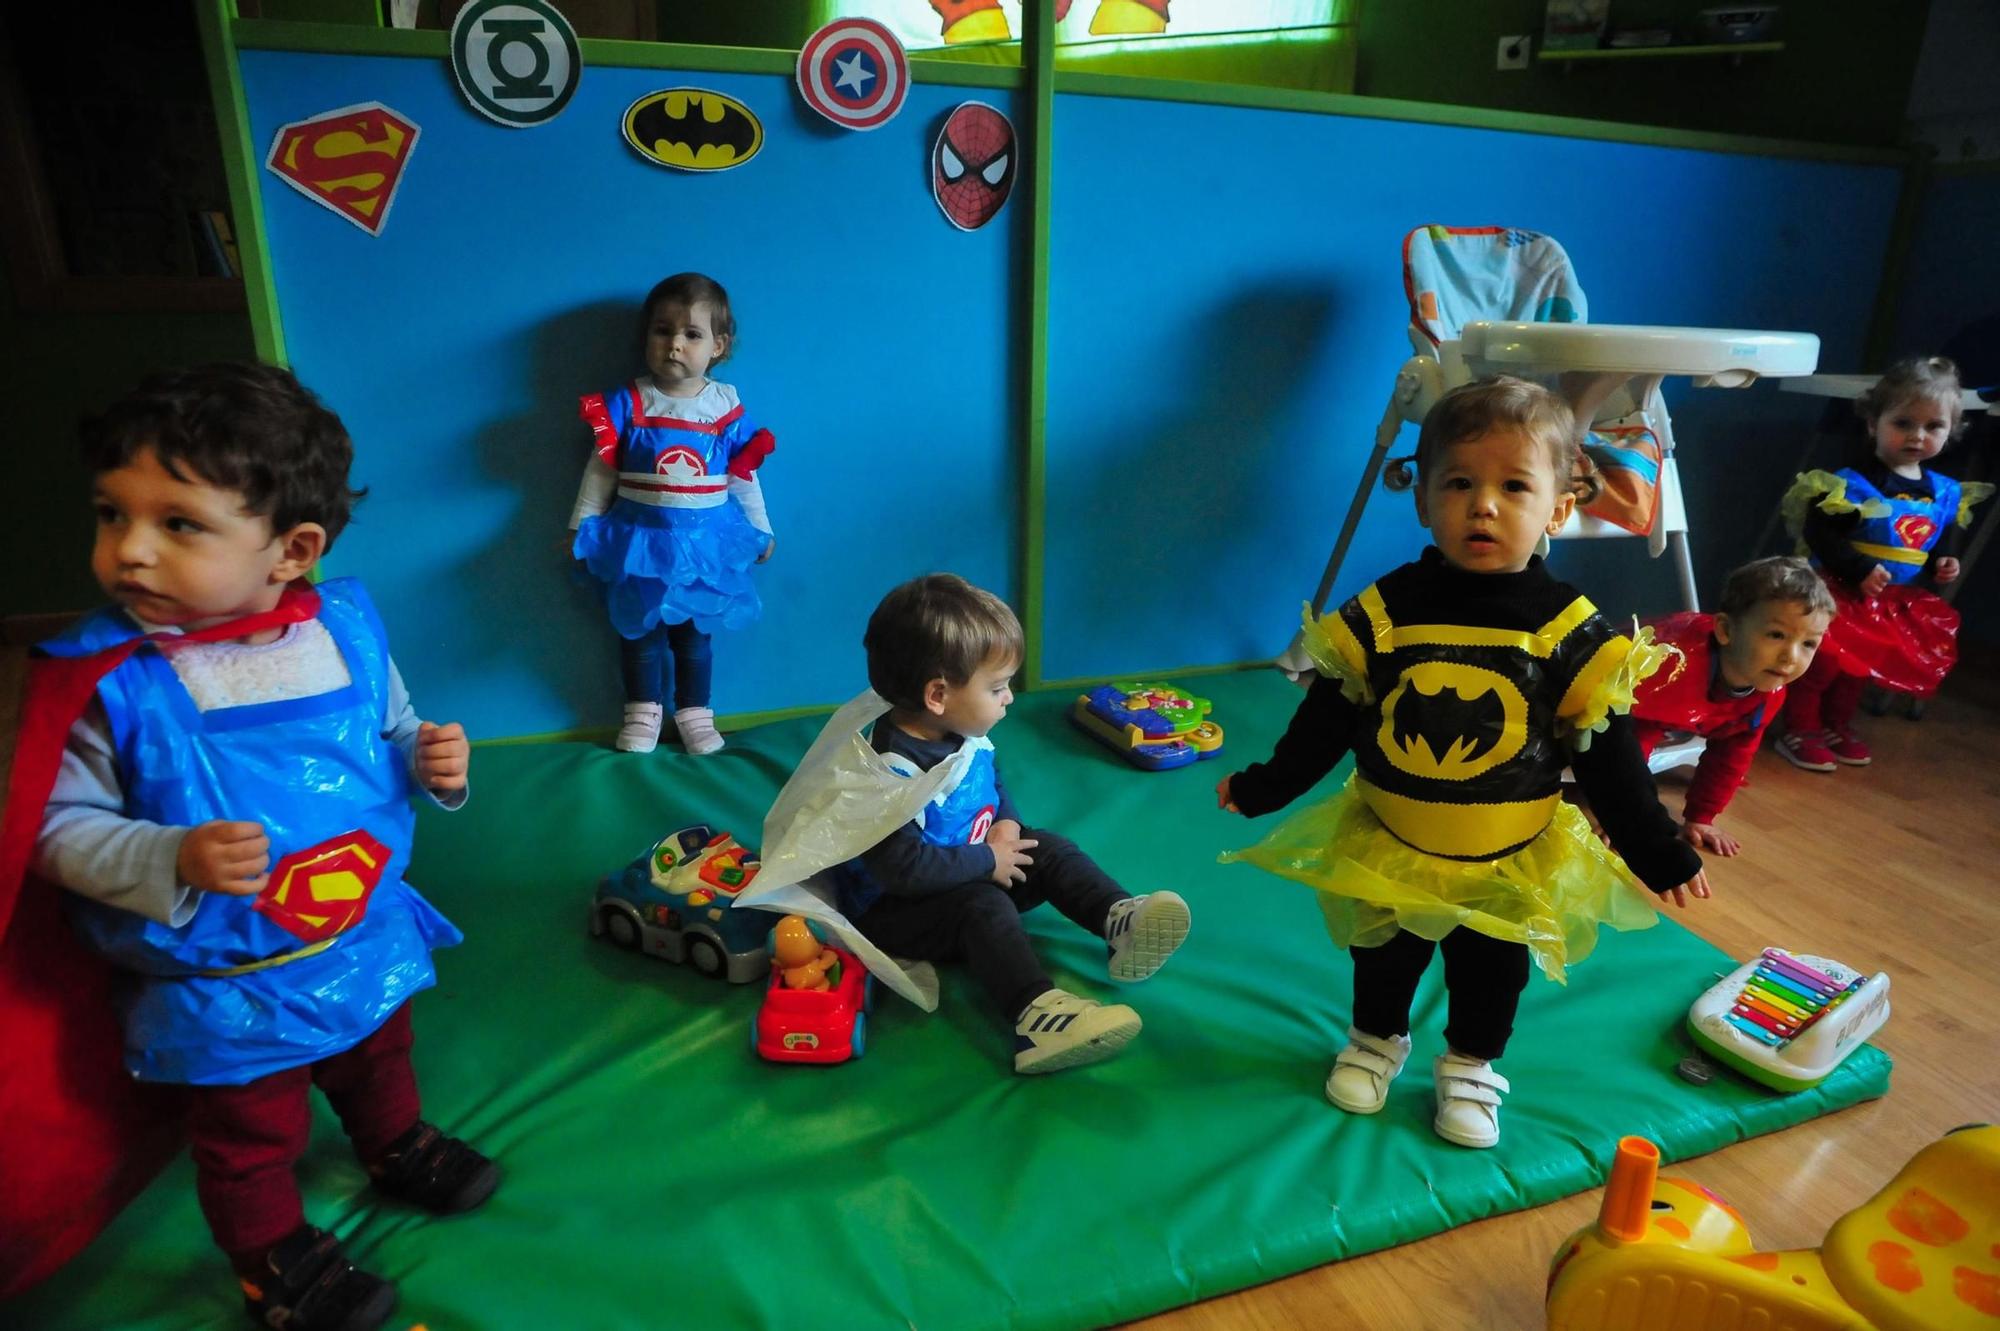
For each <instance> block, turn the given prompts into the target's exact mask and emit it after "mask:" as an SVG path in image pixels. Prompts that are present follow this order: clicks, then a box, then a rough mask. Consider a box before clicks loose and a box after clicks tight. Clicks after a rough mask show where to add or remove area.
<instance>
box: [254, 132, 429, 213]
mask: <svg viewBox="0 0 2000 1331" xmlns="http://www.w3.org/2000/svg"><path fill="white" fill-rule="evenodd" d="M417 132H418V131H417V126H416V125H415V124H414V123H412V122H411V121H410V120H408V119H406V118H405V117H403V116H401V115H398V114H397V113H396V112H394V111H391V110H390V109H389V108H388V107H386V106H384V105H382V103H380V102H364V103H362V104H361V105H359V106H343V107H341V108H340V109H339V110H338V111H328V112H326V113H325V114H324V115H317V116H313V117H312V118H310V119H307V120H295V121H293V122H292V123H291V124H289V125H281V126H279V127H278V134H277V137H276V138H274V139H273V140H272V141H271V155H270V157H269V158H267V159H266V160H265V162H264V165H265V167H266V168H267V169H269V170H270V171H271V172H272V173H273V174H275V175H276V176H277V177H278V179H280V180H282V181H284V182H285V183H286V184H287V185H290V186H291V187H292V188H293V189H295V190H297V191H298V192H299V193H301V194H303V195H305V196H306V197H307V198H308V199H311V200H312V201H313V202H314V203H316V204H318V205H319V206H320V207H322V208H328V209H331V210H332V211H334V212H336V213H338V214H340V215H341V216H342V217H344V218H346V219H347V220H348V221H350V222H352V223H354V225H356V226H358V227H360V228H361V229H362V230H363V231H366V232H367V233H368V234H369V235H371V236H379V235H381V234H382V228H383V227H384V226H385V225H387V224H388V221H389V205H390V204H392V203H394V202H395V201H396V189H397V187H398V186H399V185H401V184H402V181H403V168H404V167H405V166H407V165H409V161H410V151H411V149H413V148H415V147H416V146H417Z"/></svg>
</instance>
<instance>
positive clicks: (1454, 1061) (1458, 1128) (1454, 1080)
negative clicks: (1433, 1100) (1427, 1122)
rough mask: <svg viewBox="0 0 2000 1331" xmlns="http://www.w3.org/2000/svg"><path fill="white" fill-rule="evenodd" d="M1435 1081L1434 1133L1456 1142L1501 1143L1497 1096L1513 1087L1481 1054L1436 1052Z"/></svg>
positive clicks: (1463, 1143) (1459, 1143) (1462, 1144)
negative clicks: (1435, 1115) (1435, 1130)
mask: <svg viewBox="0 0 2000 1331" xmlns="http://www.w3.org/2000/svg"><path fill="white" fill-rule="evenodd" d="M1431 1080H1433V1081H1434V1082H1436V1083H1437V1105H1438V1112H1437V1118H1436V1120H1435V1121H1434V1122H1433V1123H1432V1124H1431V1126H1432V1127H1434V1128H1436V1129H1437V1135H1438V1136H1440V1137H1442V1138H1444V1139H1445V1140H1446V1141H1448V1142H1452V1143H1454V1144H1456V1145H1459V1146H1471V1147H1474V1148H1484V1147H1488V1146H1497V1145H1499V1144H1500V1096H1501V1095H1502V1093H1504V1092H1506V1091H1509V1090H1512V1089H1513V1088H1512V1087H1510V1086H1509V1085H1508V1084H1507V1079H1506V1078H1505V1077H1503V1076H1501V1075H1500V1074H1499V1073H1497V1072H1495V1071H1494V1070H1493V1065H1492V1064H1491V1063H1488V1062H1487V1061H1486V1060H1485V1059H1481V1058H1467V1057H1466V1056H1465V1055H1463V1054H1439V1055H1438V1056H1437V1061H1436V1062H1435V1063H1433V1064H1432V1065H1431Z"/></svg>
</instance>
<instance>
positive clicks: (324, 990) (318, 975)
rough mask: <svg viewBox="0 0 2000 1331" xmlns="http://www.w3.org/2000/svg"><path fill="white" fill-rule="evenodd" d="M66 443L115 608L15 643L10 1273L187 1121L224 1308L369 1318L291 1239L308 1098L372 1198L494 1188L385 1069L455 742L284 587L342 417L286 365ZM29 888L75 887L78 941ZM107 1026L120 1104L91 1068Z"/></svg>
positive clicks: (229, 370) (367, 637) (48, 1256)
mask: <svg viewBox="0 0 2000 1331" xmlns="http://www.w3.org/2000/svg"><path fill="white" fill-rule="evenodd" d="M83 443H84V448H83V452H84V458H85V462H86V464H87V465H88V466H89V468H90V470H91V472H92V474H93V477H94V490H95V494H94V500H95V504H96V508H97V540H96V546H95V549H94V552H93V555H92V571H93V573H95V574H96V576H97V578H98V580H99V582H100V583H101V584H102V585H103V586H104V588H105V590H106V591H107V592H109V593H110V594H111V596H112V598H113V600H114V601H115V602H116V603H117V604H116V607H115V608H111V609H106V610H102V611H99V612H97V613H95V614H93V615H90V616H88V617H87V618H85V619H84V620H83V621H82V622H81V623H79V624H78V625H77V626H76V627H75V628H73V629H71V630H70V631H69V632H67V633H65V634H63V635H61V636H60V637H58V638H56V639H54V640H52V641H50V642H48V643H45V644H43V646H42V649H41V650H42V653H43V656H44V659H43V660H41V661H39V662H37V663H36V669H35V671H34V673H33V675H32V676H31V679H30V685H29V696H28V707H27V708H25V709H24V713H23V715H24V722H23V727H22V734H21V742H20V746H19V749H18V751H17V756H16V762H15V771H14V775H13V780H12V782H11V785H10V790H9V798H8V804H7V811H6V823H5V840H4V843H0V850H3V851H4V859H0V914H4V913H5V909H6V908H7V907H16V909H14V910H13V912H12V913H13V919H12V922H11V925H10V927H8V928H7V931H6V936H5V945H4V952H0V977H3V978H0V1003H4V1010H5V1015H6V1017H7V1021H8V1025H9V1029H10V1033H11V1032H13V1031H15V1030H16V1029H18V1030H20V1031H22V1032H23V1033H24V1034H25V1035H26V1036H27V1037H28V1045H29V1048H28V1049H27V1051H26V1056H25V1057H23V1058H21V1059H18V1060H17V1061H16V1062H15V1063H14V1064H13V1065H12V1066H11V1067H10V1068H9V1069H8V1071H7V1076H6V1079H5V1082H4V1084H0V1106H4V1107H5V1108H6V1109H8V1110H10V1111H11V1110H20V1111H22V1112H23V1113H24V1114H25V1116H26V1124H25V1127H26V1128H27V1131H26V1132H25V1133H23V1132H21V1131H18V1130H17V1131H15V1132H13V1133H11V1134H10V1136H11V1138H12V1140H14V1141H16V1142H21V1143H23V1144H24V1146H25V1148H26V1150H25V1151H24V1152H23V1153H18V1154H17V1153H16V1152H14V1151H9V1152H8V1154H7V1156H6V1157H5V1168H6V1170H7V1172H8V1176H9V1178H10V1179H12V1180H18V1181H21V1182H22V1183H24V1184H26V1185H27V1186H26V1187H24V1188H23V1189H22V1191H21V1195H23V1197H24V1200H25V1202H26V1203H27V1205H28V1206H29V1208H30V1209H31V1210H32V1209H33V1208H34V1207H35V1206H36V1205H37V1204H39V1205H40V1206H41V1207H42V1208H43V1210H42V1211H40V1212H37V1213H31V1214H28V1215H25V1216H10V1220H12V1221H17V1222H18V1230H17V1232H20V1233H22V1234H24V1235H28V1236H29V1238H28V1240H27V1242H28V1244H29V1245H32V1247H31V1248H24V1250H23V1251H21V1252H18V1253H14V1252H10V1253H9V1254H8V1257H9V1259H10V1264H14V1263H18V1265H15V1266H14V1269H11V1270H10V1271H8V1272H7V1273H6V1274H7V1277H8V1279H9V1281H10V1283H12V1284H16V1285H18V1284H20V1283H25V1282H26V1281H27V1280H29V1279H32V1278H34V1277H36V1276H38V1275H40V1274H44V1273H45V1272H46V1270H47V1269H49V1268H50V1267H52V1266H53V1265H54V1264H56V1263H58V1262H60V1261H61V1260H62V1258H63V1257H65V1256H67V1255H68V1252H69V1251H72V1250H73V1249H74V1248H75V1247H76V1246H80V1244H81V1243H82V1242H83V1241H85V1240H87V1239H88V1237H89V1235H90V1233H91V1231H92V1230H93V1229H94V1228H95V1227H96V1226H97V1225H99V1224H101V1223H102V1222H103V1220H105V1219H107V1218H108V1217H109V1214H110V1213H111V1212H113V1211H115V1209H116V1207H117V1205H118V1204H119V1203H120V1202H122V1201H123V1200H124V1198H125V1197H126V1196H128V1195H129V1194H130V1192H132V1191H134V1190H136V1187H137V1186H139V1185H140V1184H141V1183H143V1175H144V1172H145V1165H146V1164H147V1163H149V1162H150V1161H151V1160H154V1159H157V1156H158V1152H159V1151H160V1150H161V1149H162V1147H163V1145H164V1144H165V1143H167V1142H170V1141H171V1134H170V1131H169V1129H168V1127H163V1126H162V1125H163V1123H165V1124H168V1125H171V1122H172V1116H173V1115H174V1114H175V1112H176V1111H178V1110H181V1109H184V1110H185V1115H186V1129H187V1135H188V1137H189V1138H190V1140H191V1142H192V1145H193V1148H194V1157H195V1173H196V1188H197V1191H198V1193H199V1196H200V1199H201V1205H202V1211H203V1214H204V1216H205V1217H206V1218H207V1220H208V1222H209V1226H210V1229H211V1231H212V1232H213V1234H214V1237H215V1240H216V1242H217V1244H218V1246H220V1247H221V1248H222V1249H223V1250H224V1252H225V1253H226V1254H227V1255H228V1256H229V1259H230V1261H231V1263H232V1265H233V1266H234V1267H235V1269H236V1272H237V1275H238V1277H239V1280H240V1283H241V1285H242V1287H243V1292H244V1298H245V1304H246V1310H247V1311H248V1312H249V1314H250V1315H251V1316H252V1317H253V1318H254V1319H255V1320H257V1321H258V1322H259V1323H260V1324H264V1325H273V1326H275V1325H284V1326H286V1327H288V1328H290V1329H291V1331H322V1329H325V1328H337V1329H338V1331H364V1329H365V1328H371V1327H375V1326H379V1325H380V1324H381V1323H382V1322H383V1321H384V1320H385V1319H386V1318H387V1317H388V1315H389V1313H390V1312H391V1311H392V1310H393V1308H394V1305H395V1291H394V1287H393V1286H391V1285H389V1284H388V1283H387V1282H386V1281H383V1280H380V1279H378V1278H377V1277H375V1276H372V1275H369V1274H367V1273H365V1272H362V1271H359V1270H357V1269H356V1268H355V1267H354V1266H353V1265H352V1264H351V1263H349V1262H348V1261H347V1260H346V1259H345V1258H344V1257H343V1256H342V1255H341V1253H340V1249H339V1245H338V1243H337V1242H336V1241H335V1240H334V1238H333V1236H332V1235H330V1234H327V1233H326V1232H324V1231H322V1230H319V1229H317V1228H315V1227H313V1226H311V1225H309V1224H306V1223H305V1221H304V1215H303V1209H302V1204H301V1200H300V1196H299V1190H298V1185H297V1182H296V1181H295V1180H294V1178H293V1175H292V1168H293V1165H294V1164H295V1163H296V1161H297V1160H298V1158H299V1157H300V1156H301V1155H302V1154H303V1152H304V1149H305V1145H306V1136H307V1129H308V1124H309V1119H310V1106H309V1104H308V1092H309V1089H310V1088H311V1087H312V1086H315V1085H317V1086H318V1087H319V1088H320V1089H321V1090H322V1091H323V1092H324V1093H325V1094H326V1096H327V1099H328V1100H329V1101H330V1102H331V1103H332V1105H333V1107H334V1109H335V1110H336V1112H337V1113H338V1114H339V1116H340V1118H341V1121H342V1125H343V1127H344V1128H345V1129H346V1130H347V1133H348V1135H349V1137H350V1138H351V1139H352V1140H353V1143H354V1147H355V1150H356V1153H357V1154H358V1155H359V1157H360V1158H361V1161H362V1163H363V1164H364V1166H365V1167H366V1168H367V1170H368V1173H369V1176H370V1178H371V1180H372V1182H373V1183H374V1185H375V1186H376V1187H377V1189H379V1190H380V1191H382V1192H384V1193H386V1194H388V1195H390V1196H393V1197H397V1198H399V1199H402V1200H406V1201H410V1202H413V1203H415V1204H417V1205H419V1206H422V1207H425V1208H426V1209H430V1210H433V1211H438V1212H451V1211H461V1210H466V1209H470V1208H471V1207H474V1206H477V1205H479V1204H480V1203H481V1202H483V1201H484V1200H485V1199H486V1198H487V1196H489V1195H490V1194H491V1193H492V1191H493V1189H494V1187H495V1186H496V1185H497V1183H498V1181H499V1171H498V1169H497V1167H496V1166H495V1165H494V1164H493V1163H492V1162H491V1161H490V1160H488V1159H486V1157H484V1156H482V1155H480V1154H479V1153H478V1152H477V1151H475V1150H473V1149H472V1148H471V1147H469V1146H467V1145H465V1143H463V1142H460V1141H458V1140H457V1139H455V1138H450V1137H446V1136H445V1135H444V1134H442V1133H441V1132H439V1131H438V1129H437V1128H435V1127H433V1126H432V1125H430V1124H428V1123H425V1122H423V1121H422V1120H421V1118H420V1117H419V1104H418V1097H417V1089H416V1080H415V1075H414V1072H413V1070H412V1068H411V1063H410V1044H411V1038H412V1037H411V1029H410V1019H409V1009H408V1000H409V998H410V997H411V996H412V995H413V994H415V993H416V992H417V991H419V990H421V989H425V988H428V987H430V986H431V985H432V984H433V983H435V980H436V975H435V972H434V970H433V968H432V965H431V961H430V951H431V949H432V948H433V947H440V946H449V945H450V944H453V943H456V942H458V941H460V938H461V935H460V934H459V932H458V930H457V929H455V928H453V927H452V925H451V924H450V922H449V921H447V920H446V919H445V918H444V917H443V916H441V915H439V914H438V913H437V911H436V910H434V909H433V908H432V907H431V906H430V905H429V903H427V902H426V901H425V900H424V899H423V898H422V897H421V896H419V895H418V894H417V893H416V892H415V891H414V890H413V889H412V888H411V887H410V886H409V885H408V884H407V883H406V882H404V881H403V873H404V871H405V866H406V865H407V863H408V860H409V853H410V843H411V832H412V828H413V823H414V815H413V813H412V810H411V807H410V803H409V800H410V796H411V794H412V792H413V790H414V789H415V788H417V787H418V786H421V787H423V788H424V789H425V790H426V791H427V792H429V794H430V795H431V797H432V798H433V799H435V800H436V801H437V802H438V803H440V804H441V805H443V806H445V807H447V808H452V807H456V806H457V805H459V804H461V803H463V801H464V799H465V791H466V780H465V774H466V768H467V760H468V756H469V750H468V747H467V744H466V740H465V736H464V732H463V731H462V730H461V729H460V728H459V727H458V726H456V725H450V726H434V725H431V724H429V723H427V722H421V721H419V720H418V719H417V717H416V714H415V712H414V711H413V710H412V708H411V706H410V702H409V697H408V694H407V692H406V691H405V690H404V688H403V684H402V680H401V678H400V677H399V676H398V674H397V672H396V669H395V666H394V664H393V663H392V662H391V661H390V659H389V654H388V648H387V640H386V635H385V634H384V632H383V629H382V625H381V622H380V620H379V619H378V617H377V616H376V613H375V610H374V607H373V605H372V604H371V603H370V601H369V599H368V597H367V595H366V593H365V592H363V591H362V589H361V588H360V586H359V585H358V584H357V583H354V582H353V581H351V580H348V579H341V580H337V581H334V582H329V583H327V584H325V585H324V586H322V587H320V588H318V589H314V588H312V587H310V586H308V585H307V584H306V583H304V582H303V581H302V580H301V579H302V578H303V576H304V574H305V573H306V572H307V570H309V569H310V568H311V567H312V565H313V564H314V562H316V560H317V559H318V558H319V556H320V554H321V553H322V552H323V551H324V550H325V549H326V547H327V546H328V545H329V544H330V543H331V542H332V540H333V539H334V537H336V536H337V535H338V534H339V532H340V530H341V528H342V527H343V526H344V525H345V523H346V521H347V515H348V510H349V507H350V505H351V503H352V501H353V499H355V498H356V497H358V496H357V495H355V494H354V493H353V492H351V491H350V490H349V489H348V484H347V472H348V465H349V462H350V461H351V458H352V455H353V450H352V445H351V443H350V442H349V440H348V437H347V434H346V431H345V429H344V428H343V427H342V426H341V423H340V420H339V418H338V417H337V416H335V415H334V414H333V413H332V412H330V411H328V410H327V409H326V408H325V407H323V406H321V405H320V403H319V401H318V399H316V398H315V397H313V395H312V394H311V393H309V392H308V391H307V390H305V389H304V388H303V387H301V386H300V385H299V383H298V381H297V380H296V379H294V378H293V377H292V376H291V374H290V373H289V372H287V371H284V370H278V369H273V368H270V367H267V366H260V365H214V366H206V367H202V368H200V369H195V370H190V371H185V372H179V373H174V374H169V375H163V376H160V377H157V378H155V379H152V380H149V381H148V382H147V383H145V384H143V385H141V386H140V388H139V389H137V390H136V391H134V392H133V393H131V394H129V395H127V396H126V397H125V398H124V399H122V400H121V401H119V402H118V403H117V404H115V405H114V406H113V407H112V408H111V409H110V411H108V412H107V413H106V414H105V415H104V416H103V417H101V418H99V419H97V420H95V421H92V422H90V423H89V424H88V425H87V426H86V427H85V431H84V440H83ZM30 868H31V869H32V870H33V872H34V874H35V875H36V879H34V880H29V881H26V882H24V881H23V877H24V870H26V869H30ZM44 879H45V880H48V881H50V882H54V883H57V884H60V885H61V886H62V887H65V888H68V889H69V890H70V894H69V895H68V896H67V897H65V898H63V899H62V902H61V904H62V906H63V907H66V912H65V913H67V914H68V915H69V917H70V919H69V924H70V925H71V926H72V927H73V929H74V933H75V935H79V936H80V937H81V938H82V940H83V942H84V943H85V945H86V947H87V950H83V949H78V948H77V947H76V946H75V941H74V938H72V937H65V934H66V933H67V931H66V930H65V928H64V925H63V921H62V920H60V919H59V918H58V915H57V912H56V910H55V901H56V898H57V897H58V895H59V894H56V893H53V892H50V891H49V890H48V887H47V883H46V882H42V881H39V880H44ZM43 949H47V950H48V951H49V952H50V953H52V954H54V955H56V956H59V957H61V958H63V960H64V964H65V967H66V972H65V973H61V974H58V973H55V972H53V971H52V970H51V969H50V968H49V967H48V966H47V965H44V964H40V963H38V961H37V959H36V957H35V956H34V955H33V954H34V953H37V952H40V951H42V950H43ZM106 963H108V965H109V969H110V972H111V974H112V975H115V976H117V978H116V979H113V978H111V976H110V975H107V973H106ZM68 970H73V972H74V976H72V975H71V974H69V973H67V971H68ZM72 993H75V994H78V995H84V996H86V997H85V998H81V999H75V998H71V997H70V995H71V994H72ZM107 996H112V997H115V999H116V1008H117V1022H116V1026H114V1025H113V1024H112V1023H111V1021H110V1020H109V1014H108V1013H107V1011H106V1007H105V1000H106V997H107ZM117 1027H122V1045H123V1051H124V1052H123V1065H124V1072H125V1074H127V1075H128V1076H129V1077H130V1078H131V1079H132V1082H133V1083H136V1085H124V1086H121V1085H120V1079H119V1078H118V1076H117V1075H116V1068H117V1064H116V1059H117V1054H116V1045H115V1044H113V1039H114V1038H115V1037H116V1028H117ZM54 1059H59V1060H60V1063H61V1066H51V1065H50V1063H49V1062H46V1061H43V1060H54ZM161 1088H174V1092H175V1093H173V1094H168V1095H162V1094H159V1091H160V1089H161ZM10 1121H12V1123H13V1126H14V1127H15V1128H16V1129H19V1128H21V1127H23V1126H24V1125H23V1124H22V1123H21V1122H20V1121H19V1120H11V1116H10ZM128 1133H129V1134H131V1135H132V1136H133V1138H134V1139H135V1140H134V1141H133V1142H132V1143H131V1144H132V1145H133V1146H135V1147H137V1148H139V1150H140V1151H141V1152H143V1153H144V1155H145V1158H144V1159H140V1160H134V1159H133V1157H132V1154H131V1153H128V1152H126V1151H125V1150H123V1149H121V1148H123V1147H124V1146H125V1145H126V1141H125V1138H126V1135H127V1134H128ZM38 1138H39V1139H40V1140H39V1141H38V1140H37V1139H38ZM27 1152H37V1153H38V1154H39V1155H40V1157H41V1158H39V1159H34V1158H29V1157H28V1155H27ZM135 1166H136V1168H135ZM64 1189H67V1190H69V1191H71V1192H73V1193H75V1194H77V1195H78V1196H79V1197H81V1198H82V1199H84V1202H83V1205H81V1206H80V1207H78V1208H77V1209H76V1212H75V1213H74V1214H66V1213H65V1212H64V1210H63V1209H62V1208H61V1199H62V1190H64ZM13 1195H15V1194H14V1191H13V1187H12V1185H11V1184H10V1197H11V1196H13Z"/></svg>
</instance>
